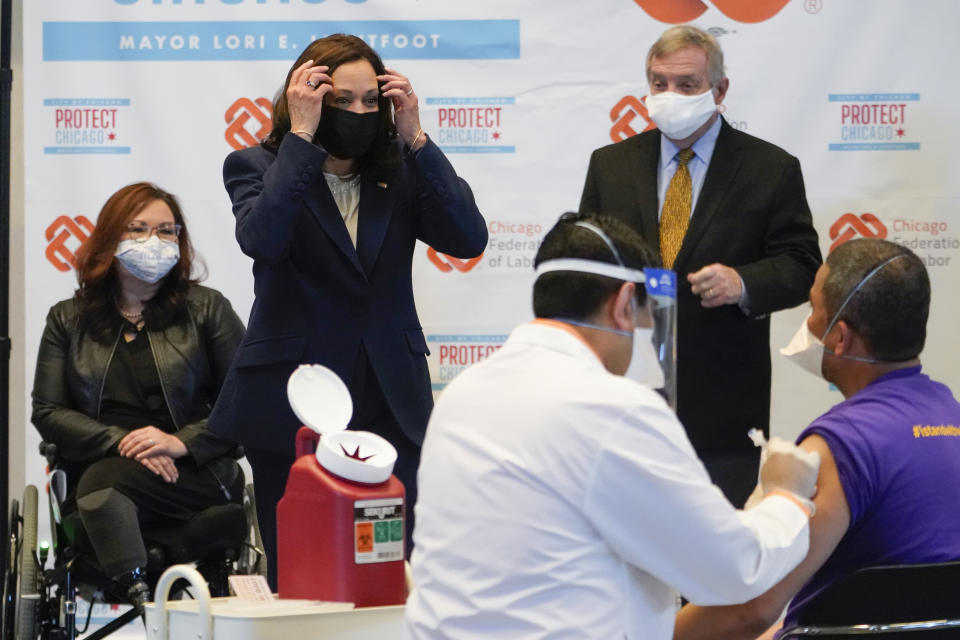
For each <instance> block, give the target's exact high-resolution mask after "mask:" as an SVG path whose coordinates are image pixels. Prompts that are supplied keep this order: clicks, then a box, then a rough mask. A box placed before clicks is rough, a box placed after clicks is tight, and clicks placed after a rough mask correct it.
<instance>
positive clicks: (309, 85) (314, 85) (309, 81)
mask: <svg viewBox="0 0 960 640" xmlns="http://www.w3.org/2000/svg"><path fill="white" fill-rule="evenodd" d="M304 84H305V85H307V86H308V87H310V88H311V89H316V88H317V83H316V82H314V81H313V80H307V81H306V82H304Z"/></svg>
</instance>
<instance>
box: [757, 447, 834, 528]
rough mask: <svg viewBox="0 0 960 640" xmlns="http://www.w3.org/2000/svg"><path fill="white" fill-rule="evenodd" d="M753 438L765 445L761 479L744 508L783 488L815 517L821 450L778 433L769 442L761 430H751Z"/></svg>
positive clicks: (781, 490)
mask: <svg viewBox="0 0 960 640" xmlns="http://www.w3.org/2000/svg"><path fill="white" fill-rule="evenodd" d="M751 438H752V439H753V440H754V443H755V444H756V445H757V446H759V447H761V452H760V479H759V482H758V483H757V487H756V489H754V491H753V493H752V494H751V495H750V498H749V499H747V503H746V505H744V509H750V508H752V507H755V506H756V505H758V504H759V503H760V502H761V501H762V500H763V499H764V498H766V497H767V496H769V495H770V494H771V493H772V492H775V491H780V492H784V493H787V494H790V495H791V496H792V497H793V498H795V499H796V500H797V502H799V503H800V504H802V505H804V506H805V507H806V508H807V509H808V510H809V511H810V516H811V517H812V516H813V514H814V511H815V507H814V504H813V502H812V500H811V498H813V496H814V495H815V494H816V492H817V474H818V473H819V471H820V454H818V453H816V452H815V451H806V450H804V449H801V448H800V447H798V446H797V445H795V444H793V443H792V442H789V441H787V440H784V439H783V438H778V437H774V438H771V439H770V442H769V443H768V442H767V441H766V440H765V439H764V438H763V435H762V434H760V433H759V432H757V434H751Z"/></svg>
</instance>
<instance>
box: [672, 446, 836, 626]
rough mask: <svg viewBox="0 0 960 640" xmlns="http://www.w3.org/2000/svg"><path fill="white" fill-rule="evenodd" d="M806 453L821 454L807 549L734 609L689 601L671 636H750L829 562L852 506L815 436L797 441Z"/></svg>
mask: <svg viewBox="0 0 960 640" xmlns="http://www.w3.org/2000/svg"><path fill="white" fill-rule="evenodd" d="M800 446H801V447H802V448H803V449H806V450H807V451H816V452H817V453H819V454H820V472H819V474H818V475H817V495H816V496H814V498H813V502H814V504H815V505H816V513H815V515H814V516H813V518H811V520H810V548H809V551H808V552H807V557H806V558H804V560H803V562H801V563H800V564H799V565H798V566H797V568H795V569H794V570H793V571H791V572H790V573H789V574H788V575H787V577H786V578H784V579H783V580H781V581H780V582H779V583H778V584H777V585H776V586H774V587H773V588H772V589H770V590H769V591H767V592H766V593H765V594H763V595H761V596H758V597H757V598H755V599H753V600H751V601H750V602H747V603H746V604H742V605H737V606H733V607H694V606H692V605H687V606H686V607H684V608H683V610H682V611H681V612H680V614H679V616H678V618H677V628H676V634H675V635H674V638H675V639H679V638H684V639H687V638H699V637H704V638H708V637H723V638H731V639H732V638H753V637H756V635H757V634H758V633H759V632H758V631H757V629H758V628H761V627H765V626H769V625H771V624H773V623H774V622H775V621H776V620H777V618H778V617H779V616H780V613H781V612H782V611H783V609H784V608H785V607H786V606H787V604H788V603H789V602H790V600H791V599H792V598H793V596H795V595H796V594H797V592H798V591H799V590H800V588H801V587H802V586H803V585H804V584H806V582H807V581H808V580H810V578H811V577H812V576H813V574H814V573H816V572H817V571H818V570H819V569H820V567H822V566H823V564H824V563H825V562H826V561H827V559H828V558H829V557H830V555H831V554H832V553H833V550H834V549H835V548H836V546H837V544H838V543H839V542H840V539H841V538H843V535H844V534H845V533H846V531H847V528H848V527H849V525H850V508H849V506H848V504H847V497H846V494H845V493H844V491H843V485H842V484H841V483H840V476H839V474H838V473H837V465H836V461H835V460H834V458H833V454H832V453H831V451H830V447H829V446H827V441H826V440H824V439H823V437H821V436H819V435H811V436H809V437H807V438H805V439H804V440H803V442H801V443H800Z"/></svg>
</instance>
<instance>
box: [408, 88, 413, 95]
mask: <svg viewBox="0 0 960 640" xmlns="http://www.w3.org/2000/svg"><path fill="white" fill-rule="evenodd" d="M411 93H413V87H410V90H409V91H407V95H410V94H411Z"/></svg>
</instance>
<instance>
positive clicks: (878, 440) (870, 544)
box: [784, 366, 960, 628]
mask: <svg viewBox="0 0 960 640" xmlns="http://www.w3.org/2000/svg"><path fill="white" fill-rule="evenodd" d="M812 434H817V435H819V436H822V437H823V438H824V440H826V441H827V445H828V446H829V447H830V453H832V454H833V457H834V459H835V460H836V463H837V473H838V474H839V476H840V483H841V484H842V485H843V492H844V494H846V497H847V504H848V505H849V506H850V527H849V528H848V529H847V532H846V534H845V535H844V536H843V538H842V539H841V540H840V543H839V544H838V545H837V548H836V549H835V550H834V552H833V554H832V555H831V556H830V558H829V559H828V560H827V561H826V563H824V565H823V566H822V567H821V568H820V570H819V571H817V573H816V574H814V576H813V577H812V578H811V579H810V581H809V582H807V584H805V585H804V586H803V588H801V589H800V591H799V593H797V595H796V597H794V599H793V601H792V602H791V603H790V607H789V608H788V610H787V617H786V621H785V623H784V628H788V627H789V626H791V623H793V622H795V621H796V617H797V611H798V610H800V609H802V608H803V606H804V605H805V604H806V603H808V602H809V601H810V600H811V599H812V598H813V597H814V596H816V595H817V594H818V593H819V592H820V591H822V590H823V589H824V588H826V587H827V586H828V585H830V584H831V583H832V582H833V581H834V580H836V579H837V578H839V577H841V576H844V575H847V574H849V573H851V572H853V571H856V570H857V569H860V568H863V567H870V566H877V565H885V564H919V563H924V562H947V561H951V560H958V559H960V499H958V497H957V492H958V488H960V403H958V402H957V401H956V399H955V398H954V397H953V394H952V393H951V392H950V389H948V388H947V387H946V386H945V385H943V384H940V383H939V382H934V381H932V380H930V378H929V377H927V376H926V375H924V374H922V373H920V367H919V366H918V367H910V368H907V369H898V370H897V371H893V372H891V373H888V374H886V375H883V376H881V377H879V378H877V379H876V380H874V381H873V382H871V383H870V384H869V385H867V386H866V387H865V388H863V389H861V390H860V391H859V392H857V393H856V394H854V395H853V396H851V397H850V398H847V399H846V400H844V401H843V402H841V403H840V404H838V405H836V406H835V407H833V408H832V409H830V411H828V412H827V413H825V414H823V415H822V416H820V417H819V418H817V419H816V420H814V421H813V423H812V424H811V425H810V426H809V427H807V428H806V429H805V430H804V431H803V433H801V434H800V436H799V437H798V438H797V442H800V441H802V440H803V439H804V438H806V437H807V436H809V435H812Z"/></svg>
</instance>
